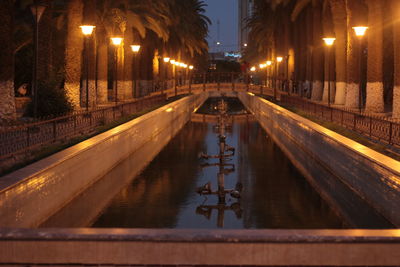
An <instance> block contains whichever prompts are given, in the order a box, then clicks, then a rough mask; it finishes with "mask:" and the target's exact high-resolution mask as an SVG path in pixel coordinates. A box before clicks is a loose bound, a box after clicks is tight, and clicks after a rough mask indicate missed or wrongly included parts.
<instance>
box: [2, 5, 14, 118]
mask: <svg viewBox="0 0 400 267" xmlns="http://www.w3.org/2000/svg"><path fill="white" fill-rule="evenodd" d="M13 8H14V5H13V1H12V0H5V1H2V3H1V5H0V25H1V28H0V39H1V40H2V45H1V49H0V62H1V64H0V119H13V118H15V98H14V42H13V24H14V23H13V20H14V19H13Z"/></svg>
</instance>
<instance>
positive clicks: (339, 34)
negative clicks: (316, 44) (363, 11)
mask: <svg viewBox="0 0 400 267" xmlns="http://www.w3.org/2000/svg"><path fill="white" fill-rule="evenodd" d="M329 3H330V6H331V12H332V19H333V25H334V31H335V36H336V41H335V63H336V94H335V104H338V105H344V103H345V100H346V81H347V72H346V65H347V62H346V43H347V15H346V1H345V0H330V2H329Z"/></svg>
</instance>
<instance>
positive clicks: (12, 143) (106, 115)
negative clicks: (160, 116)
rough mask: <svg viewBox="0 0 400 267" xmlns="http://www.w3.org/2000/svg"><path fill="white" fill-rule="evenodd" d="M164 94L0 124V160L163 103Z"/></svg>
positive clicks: (85, 131) (88, 131)
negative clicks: (11, 125) (103, 106)
mask: <svg viewBox="0 0 400 267" xmlns="http://www.w3.org/2000/svg"><path fill="white" fill-rule="evenodd" d="M165 99H166V96H165V95H164V94H158V95H155V96H150V97H145V98H142V99H140V100H137V101H134V102H129V103H122V104H119V105H116V106H112V107H107V108H100V109H96V110H91V111H88V112H80V113H75V114H71V115H66V116H62V117H58V118H54V119H50V120H44V121H39V122H35V123H28V124H24V125H18V126H15V127H2V128H1V129H0V159H4V158H8V157H11V156H13V155H16V154H18V153H21V152H26V151H30V150H32V149H35V148H38V147H40V146H43V145H48V144H51V143H55V142H57V141H65V140H67V139H69V138H73V137H76V136H79V135H84V134H90V133H93V132H95V130H96V128H97V127H99V126H102V125H105V124H107V123H110V122H112V121H115V120H118V119H120V118H122V117H124V116H127V115H130V114H133V113H135V112H140V111H143V110H144V109H147V108H150V107H153V106H154V105H157V104H160V103H162V102H164V101H165Z"/></svg>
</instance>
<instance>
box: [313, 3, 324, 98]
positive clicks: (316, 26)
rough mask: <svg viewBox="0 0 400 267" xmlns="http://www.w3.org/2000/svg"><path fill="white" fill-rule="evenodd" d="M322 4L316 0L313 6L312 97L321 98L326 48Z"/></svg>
mask: <svg viewBox="0 0 400 267" xmlns="http://www.w3.org/2000/svg"><path fill="white" fill-rule="evenodd" d="M321 12H322V6H321V2H320V1H314V3H313V6H312V14H313V22H312V27H313V34H312V35H313V36H312V40H313V44H312V46H313V54H312V88H313V89H312V97H311V98H312V99H313V100H321V99H322V93H323V83H322V81H323V79H324V68H321V66H323V64H324V50H323V41H322V20H321Z"/></svg>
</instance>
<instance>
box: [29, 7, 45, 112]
mask: <svg viewBox="0 0 400 267" xmlns="http://www.w3.org/2000/svg"><path fill="white" fill-rule="evenodd" d="M45 10H46V6H45V5H42V4H39V3H37V2H36V1H35V4H33V5H31V12H32V15H33V19H34V26H35V32H34V43H35V44H34V50H35V55H34V65H33V79H32V93H33V117H34V118H36V117H37V106H38V75H37V74H38V73H37V70H38V64H39V22H40V19H41V18H42V15H43V13H44V11H45Z"/></svg>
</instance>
